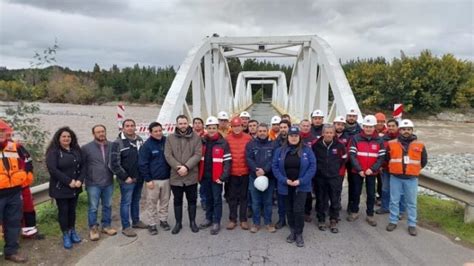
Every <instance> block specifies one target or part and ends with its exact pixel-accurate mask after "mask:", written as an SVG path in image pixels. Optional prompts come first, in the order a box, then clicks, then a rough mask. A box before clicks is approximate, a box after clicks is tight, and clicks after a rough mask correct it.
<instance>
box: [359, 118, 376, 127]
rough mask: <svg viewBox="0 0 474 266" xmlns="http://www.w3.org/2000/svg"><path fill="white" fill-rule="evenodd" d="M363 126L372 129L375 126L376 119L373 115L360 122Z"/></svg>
mask: <svg viewBox="0 0 474 266" xmlns="http://www.w3.org/2000/svg"><path fill="white" fill-rule="evenodd" d="M362 125H363V126H370V127H373V126H375V125H377V118H375V116H373V115H367V116H365V117H364V121H362Z"/></svg>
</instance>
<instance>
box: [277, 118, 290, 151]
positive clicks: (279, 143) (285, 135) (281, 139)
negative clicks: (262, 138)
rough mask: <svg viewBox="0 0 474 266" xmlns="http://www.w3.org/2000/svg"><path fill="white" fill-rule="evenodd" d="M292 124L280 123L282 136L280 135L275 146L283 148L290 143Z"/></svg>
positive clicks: (283, 121) (286, 121)
mask: <svg viewBox="0 0 474 266" xmlns="http://www.w3.org/2000/svg"><path fill="white" fill-rule="evenodd" d="M290 127H291V123H290V121H288V120H282V121H281V122H280V134H278V138H276V140H275V145H276V146H277V147H281V146H282V145H283V144H285V143H286V142H287V141H288V130H290Z"/></svg>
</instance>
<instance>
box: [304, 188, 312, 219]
mask: <svg viewBox="0 0 474 266" xmlns="http://www.w3.org/2000/svg"><path fill="white" fill-rule="evenodd" d="M311 209H313V193H311V192H308V195H306V200H305V203H304V214H305V215H311Z"/></svg>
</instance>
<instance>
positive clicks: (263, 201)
mask: <svg viewBox="0 0 474 266" xmlns="http://www.w3.org/2000/svg"><path fill="white" fill-rule="evenodd" d="M274 148H275V145H274V143H273V142H272V141H271V140H269V139H268V126H267V125H266V124H264V123H262V124H260V125H258V130H257V138H256V139H254V140H252V141H250V142H249V143H248V144H247V146H246V148H245V152H246V159H247V165H248V168H249V173H250V174H249V175H250V177H249V189H250V193H251V194H252V210H253V212H252V213H253V217H252V219H253V225H252V228H250V232H252V233H256V232H257V231H258V230H259V229H260V210H261V209H262V207H263V221H264V223H265V226H266V228H267V231H268V232H270V233H274V232H275V231H276V229H275V226H274V225H273V224H272V207H273V206H272V205H273V202H272V201H273V200H272V196H273V190H274V188H275V178H274V177H273V174H272V159H273V150H274ZM260 176H266V178H267V179H268V187H267V189H266V190H265V191H260V190H258V189H257V188H256V187H255V185H254V183H255V180H256V179H257V178H258V177H260Z"/></svg>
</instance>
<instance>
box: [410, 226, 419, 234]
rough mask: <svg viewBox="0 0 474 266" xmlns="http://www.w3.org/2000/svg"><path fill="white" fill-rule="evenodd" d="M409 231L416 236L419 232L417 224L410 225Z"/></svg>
mask: <svg viewBox="0 0 474 266" xmlns="http://www.w3.org/2000/svg"><path fill="white" fill-rule="evenodd" d="M408 233H409V234H410V235H411V236H416V235H417V234H418V232H417V231H416V227H415V226H408Z"/></svg>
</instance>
